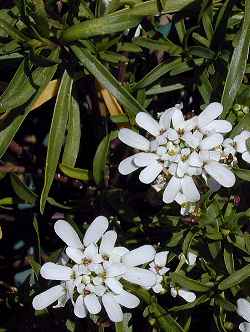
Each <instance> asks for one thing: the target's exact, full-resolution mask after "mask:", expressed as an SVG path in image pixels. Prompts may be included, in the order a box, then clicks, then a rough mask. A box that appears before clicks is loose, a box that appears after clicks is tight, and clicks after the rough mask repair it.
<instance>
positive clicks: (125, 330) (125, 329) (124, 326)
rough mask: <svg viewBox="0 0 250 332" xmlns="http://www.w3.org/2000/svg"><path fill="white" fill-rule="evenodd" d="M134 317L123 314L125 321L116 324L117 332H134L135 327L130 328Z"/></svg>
mask: <svg viewBox="0 0 250 332" xmlns="http://www.w3.org/2000/svg"><path fill="white" fill-rule="evenodd" d="M131 317H132V314H130V313H124V314H123V321H122V322H119V323H116V324H115V332H133V325H131V326H129V321H130V319H131Z"/></svg>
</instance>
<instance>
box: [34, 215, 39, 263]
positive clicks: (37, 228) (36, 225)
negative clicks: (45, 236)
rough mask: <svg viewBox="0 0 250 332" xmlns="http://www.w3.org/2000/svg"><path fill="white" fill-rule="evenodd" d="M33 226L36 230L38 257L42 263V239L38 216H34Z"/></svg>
mask: <svg viewBox="0 0 250 332" xmlns="http://www.w3.org/2000/svg"><path fill="white" fill-rule="evenodd" d="M33 227H34V230H35V232H36V237H37V246H38V258H39V263H40V264H41V241H40V233H39V226H38V221H37V218H36V216H34V219H33Z"/></svg>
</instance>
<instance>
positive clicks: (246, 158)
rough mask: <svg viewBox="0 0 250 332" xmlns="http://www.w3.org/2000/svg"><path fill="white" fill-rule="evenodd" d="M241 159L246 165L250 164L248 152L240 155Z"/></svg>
mask: <svg viewBox="0 0 250 332" xmlns="http://www.w3.org/2000/svg"><path fill="white" fill-rule="evenodd" d="M242 159H243V160H245V161H246V162H247V163H250V153H249V152H248V151H247V152H244V153H242Z"/></svg>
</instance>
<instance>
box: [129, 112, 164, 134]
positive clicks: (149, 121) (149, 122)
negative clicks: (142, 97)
mask: <svg viewBox="0 0 250 332" xmlns="http://www.w3.org/2000/svg"><path fill="white" fill-rule="evenodd" d="M135 121H136V123H137V124H138V126H140V127H141V128H143V129H145V130H146V131H147V132H148V133H150V134H151V135H153V136H155V137H156V136H158V135H159V134H160V125H159V123H158V122H157V121H156V120H155V119H154V118H153V117H152V116H151V115H150V114H148V113H146V112H139V113H138V114H137V115H136V118H135Z"/></svg>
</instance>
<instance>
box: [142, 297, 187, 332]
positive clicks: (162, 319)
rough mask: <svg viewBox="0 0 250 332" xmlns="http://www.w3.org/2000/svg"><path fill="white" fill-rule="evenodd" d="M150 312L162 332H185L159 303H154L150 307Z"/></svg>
mask: <svg viewBox="0 0 250 332" xmlns="http://www.w3.org/2000/svg"><path fill="white" fill-rule="evenodd" d="M149 312H150V313H151V314H152V315H153V316H154V317H155V319H156V320H157V322H158V324H159V327H160V330H161V331H164V332H184V330H183V328H182V327H181V326H180V325H179V324H178V323H177V321H176V320H175V319H173V317H171V316H170V315H169V314H167V313H166V311H165V310H164V309H163V308H162V307H161V306H160V305H159V304H157V303H152V304H151V305H150V306H149Z"/></svg>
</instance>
